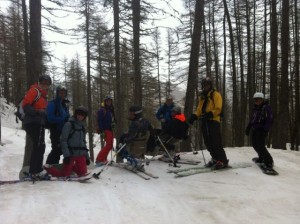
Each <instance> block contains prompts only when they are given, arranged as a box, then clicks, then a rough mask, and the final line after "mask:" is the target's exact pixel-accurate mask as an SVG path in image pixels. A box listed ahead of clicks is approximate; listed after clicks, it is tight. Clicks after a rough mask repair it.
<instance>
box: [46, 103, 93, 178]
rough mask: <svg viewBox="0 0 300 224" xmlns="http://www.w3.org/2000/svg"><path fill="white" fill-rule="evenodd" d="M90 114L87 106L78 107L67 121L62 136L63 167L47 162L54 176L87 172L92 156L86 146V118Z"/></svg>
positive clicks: (49, 171)
mask: <svg viewBox="0 0 300 224" xmlns="http://www.w3.org/2000/svg"><path fill="white" fill-rule="evenodd" d="M87 116H88V110H87V109H86V108H85V107H82V106H80V107H78V108H77V109H76V110H75V112H74V116H73V117H71V118H70V119H69V121H68V122H66V123H65V125H64V127H63V129H62V133H61V136H60V144H61V149H62V153H63V156H64V159H63V167H62V169H59V168H57V167H56V166H55V165H49V164H45V165H44V169H45V170H46V171H47V172H48V173H49V174H50V175H51V176H53V177H68V176H70V175H71V173H72V172H74V173H76V174H77V175H78V176H84V175H85V174H86V173H87V165H89V164H90V157H89V153H88V149H87V147H86V139H85V128H84V124H83V122H84V120H85V119H86V117H87Z"/></svg>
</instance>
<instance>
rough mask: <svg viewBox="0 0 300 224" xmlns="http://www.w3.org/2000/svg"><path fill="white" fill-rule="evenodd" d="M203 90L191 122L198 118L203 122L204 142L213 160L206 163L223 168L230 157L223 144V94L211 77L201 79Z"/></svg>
mask: <svg viewBox="0 0 300 224" xmlns="http://www.w3.org/2000/svg"><path fill="white" fill-rule="evenodd" d="M201 86H202V92H201V95H200V100H199V104H198V108H197V111H196V113H194V114H192V115H191V117H190V124H193V122H194V121H195V120H196V119H198V118H199V119H200V120H201V121H202V122H201V124H202V134H203V139H204V144H205V145H206V147H207V150H208V151H209V153H210V155H211V157H212V158H211V160H210V161H209V162H208V163H207V164H206V166H207V167H212V168H213V169H222V168H226V167H227V166H228V159H227V156H226V153H225V150H224V148H223V145H222V136H221V130H220V120H221V113H222V104H223V102H222V97H221V94H220V93H219V92H218V91H216V90H215V89H214V88H213V84H212V80H211V79H210V78H209V77H206V78H204V79H203V80H202V81H201Z"/></svg>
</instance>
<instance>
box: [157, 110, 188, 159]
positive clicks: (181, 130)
mask: <svg viewBox="0 0 300 224" xmlns="http://www.w3.org/2000/svg"><path fill="white" fill-rule="evenodd" d="M188 128H189V125H188V124H187V123H186V118H185V116H184V114H183V113H181V108H180V107H178V106H176V107H174V108H173V109H172V111H171V120H170V121H169V122H168V124H167V125H166V127H165V129H163V130H159V131H156V132H157V133H159V138H160V139H161V141H162V143H163V144H164V146H165V148H166V149H167V150H168V153H169V155H170V156H173V155H175V145H176V144H177V143H178V142H179V141H181V140H186V139H187V138H188ZM169 155H168V154H167V153H165V154H164V157H163V158H161V159H162V160H168V161H169V159H170V158H169Z"/></svg>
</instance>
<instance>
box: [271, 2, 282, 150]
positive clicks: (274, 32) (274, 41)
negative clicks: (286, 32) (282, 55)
mask: <svg viewBox="0 0 300 224" xmlns="http://www.w3.org/2000/svg"><path fill="white" fill-rule="evenodd" d="M276 2H277V1H276V0H272V1H271V34H270V36H271V43H270V44H271V61H270V66H271V68H270V105H271V107H272V110H273V114H274V118H275V119H274V124H273V128H272V129H271V131H270V138H271V139H272V145H274V144H275V145H276V141H278V139H279V138H280V136H279V135H278V132H277V130H278V128H279V126H278V119H277V111H278V110H277V105H278V104H277V98H278V93H277V91H278V90H277V82H278V78H277V77H278V69H277V66H278V49H277V47H278V23H277V12H276Z"/></svg>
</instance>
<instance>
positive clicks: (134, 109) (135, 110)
mask: <svg viewBox="0 0 300 224" xmlns="http://www.w3.org/2000/svg"><path fill="white" fill-rule="evenodd" d="M129 112H133V113H134V114H135V115H137V114H141V113H142V112H143V110H142V107H140V106H137V105H133V106H131V107H129Z"/></svg>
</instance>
